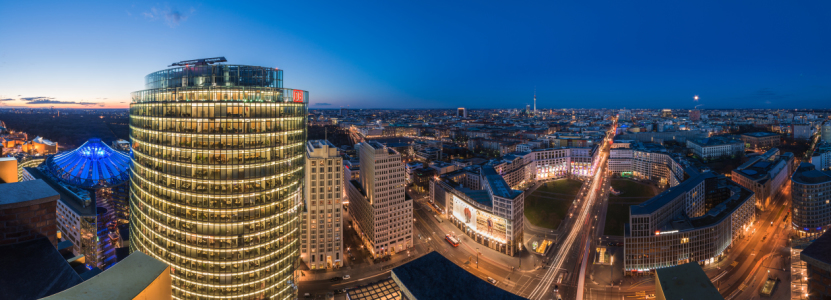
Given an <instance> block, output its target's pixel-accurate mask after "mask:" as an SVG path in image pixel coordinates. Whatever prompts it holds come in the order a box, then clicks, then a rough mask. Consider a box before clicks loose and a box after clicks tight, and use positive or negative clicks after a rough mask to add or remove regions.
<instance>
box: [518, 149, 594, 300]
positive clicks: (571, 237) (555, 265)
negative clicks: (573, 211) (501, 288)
mask: <svg viewBox="0 0 831 300" xmlns="http://www.w3.org/2000/svg"><path fill="white" fill-rule="evenodd" d="M604 148H605V145H604V146H603V147H601V154H600V155H601V158H600V162H599V163H598V165H597V166H595V170H594V178H592V180H591V186H590V188H589V189H588V190H587V193H588V195H586V196H585V198H584V199H585V200H586V201H585V203H583V208H582V209H581V210H580V213H579V214H578V216H577V221H576V222H575V223H574V225H572V226H574V227H572V228H571V230H570V231H569V233H568V236H567V237H566V240H565V241H564V242H563V243H562V244H560V248H559V249H558V250H557V255H556V256H554V258H553V261H552V264H551V265H550V267H549V269H548V271H546V272H545V275H544V276H543V278H542V279H541V280H540V284H539V285H538V286H537V287H535V288H534V290H533V291H531V294H530V295H529V296H528V299H531V300H539V299H542V297H543V296H544V295H545V292H546V291H547V290H548V289H549V288H550V287H551V284H552V283H553V282H554V279H555V277H556V275H557V272H558V270H559V269H560V267H562V265H563V262H565V258H566V255H567V253H568V250H569V249H571V246H572V244H573V243H574V241H575V240H576V239H577V236H578V235H580V234H581V233H582V231H583V229H582V228H583V226H584V223H586V222H585V221H586V218H588V215H589V210H590V209H591V207H592V203H593V202H594V199H595V198H596V197H595V195H596V190H597V187H598V184H599V183H600V176H602V173H604V172H603V168H602V167H600V166H602V165H603V164H604V163H605V162H606V153H605V150H604Z"/></svg>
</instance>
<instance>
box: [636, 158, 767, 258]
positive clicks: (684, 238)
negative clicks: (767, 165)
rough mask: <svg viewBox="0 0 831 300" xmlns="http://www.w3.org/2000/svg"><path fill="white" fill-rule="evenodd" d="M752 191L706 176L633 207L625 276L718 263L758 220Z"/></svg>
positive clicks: (718, 178) (702, 175)
mask: <svg viewBox="0 0 831 300" xmlns="http://www.w3.org/2000/svg"><path fill="white" fill-rule="evenodd" d="M754 204H755V200H754V197H753V192H752V191H750V190H748V189H746V188H744V187H742V186H740V185H738V184H736V183H734V182H732V181H730V180H729V179H727V178H726V177H724V176H723V175H716V174H714V173H703V174H701V175H697V176H696V177H693V178H690V179H688V180H686V181H684V182H683V183H681V184H679V185H678V186H675V187H672V188H670V189H668V190H666V191H664V192H663V193H661V194H659V195H657V196H655V197H654V198H652V199H650V200H648V201H646V202H644V203H642V204H639V205H633V206H630V208H629V224H627V225H628V226H627V227H626V234H625V237H624V240H625V242H624V272H625V273H626V274H627V275H639V274H644V273H649V272H651V271H654V270H655V269H660V268H666V267H672V266H676V265H679V264H684V263H689V262H697V263H699V264H708V263H713V262H715V261H716V260H717V259H718V257H719V256H721V255H722V254H724V252H725V250H727V249H728V248H729V247H730V246H731V245H732V243H733V241H734V240H736V239H737V238H739V237H741V236H742V235H743V234H744V233H745V232H746V231H747V229H748V228H750V226H751V225H752V224H753V222H754V220H755V213H754Z"/></svg>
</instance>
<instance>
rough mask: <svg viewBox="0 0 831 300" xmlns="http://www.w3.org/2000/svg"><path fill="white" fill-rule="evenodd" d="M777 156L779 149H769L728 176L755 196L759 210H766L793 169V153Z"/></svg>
mask: <svg viewBox="0 0 831 300" xmlns="http://www.w3.org/2000/svg"><path fill="white" fill-rule="evenodd" d="M778 154H779V149H777V148H773V149H770V150H768V151H767V152H765V154H763V155H760V156H756V157H752V158H750V159H749V160H748V161H747V162H745V163H744V164H742V165H741V166H739V167H737V168H736V169H734V170H733V171H732V173H731V175H730V178H731V179H733V181H735V182H736V183H738V184H740V185H742V186H743V187H745V188H747V189H749V190H751V191H753V193H754V194H756V207H758V208H759V209H760V210H767V209H768V207H769V206H770V204H771V203H772V202H773V199H774V198H775V197H776V195H778V194H779V192H780V191H782V188H783V187H784V186H785V185H786V184H787V182H788V179H789V178H790V177H791V173H792V172H793V169H794V168H793V164H794V156H793V153H790V152H788V153H784V154H782V155H778Z"/></svg>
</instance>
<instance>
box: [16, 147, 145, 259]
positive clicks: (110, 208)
mask: <svg viewBox="0 0 831 300" xmlns="http://www.w3.org/2000/svg"><path fill="white" fill-rule="evenodd" d="M23 172H24V173H25V176H24V177H25V178H27V179H26V180H38V179H40V180H43V181H44V182H46V183H47V184H49V185H50V186H51V187H52V188H53V189H54V190H56V191H57V192H58V193H59V194H60V199H59V200H58V202H57V209H56V212H57V215H56V225H57V229H58V230H59V231H60V233H61V238H63V239H65V240H69V241H71V242H72V244H74V247H73V249H72V251H73V252H74V253H75V254H76V255H83V256H84V260H85V263H86V264H87V265H88V266H89V267H90V268H99V269H101V270H106V269H107V268H109V267H111V266H112V265H113V264H115V263H116V262H118V258H117V256H116V249H117V248H122V247H123V244H122V241H123V240H124V239H127V237H122V236H121V235H120V234H119V232H118V230H117V227H118V225H122V224H127V223H128V222H129V218H130V209H129V205H128V197H129V188H130V186H129V185H128V181H129V179H130V157H128V156H127V155H126V154H124V153H122V152H118V151H115V150H113V149H112V148H110V147H109V146H107V144H105V143H103V142H101V140H100V139H90V140H89V141H87V142H86V143H84V144H83V145H81V146H80V147H78V148H76V149H75V150H72V151H69V152H63V153H61V154H57V155H53V156H49V157H47V158H46V160H45V161H44V162H43V163H41V164H40V165H38V166H36V167H28V168H24V170H23Z"/></svg>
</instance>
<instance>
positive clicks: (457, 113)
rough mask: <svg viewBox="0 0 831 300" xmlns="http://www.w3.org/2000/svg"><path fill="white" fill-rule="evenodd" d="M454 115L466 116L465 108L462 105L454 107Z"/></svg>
mask: <svg viewBox="0 0 831 300" xmlns="http://www.w3.org/2000/svg"><path fill="white" fill-rule="evenodd" d="M456 117H459V118H467V109H465V108H464V107H459V108H458V109H456Z"/></svg>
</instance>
